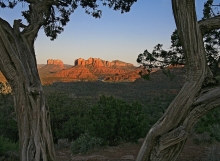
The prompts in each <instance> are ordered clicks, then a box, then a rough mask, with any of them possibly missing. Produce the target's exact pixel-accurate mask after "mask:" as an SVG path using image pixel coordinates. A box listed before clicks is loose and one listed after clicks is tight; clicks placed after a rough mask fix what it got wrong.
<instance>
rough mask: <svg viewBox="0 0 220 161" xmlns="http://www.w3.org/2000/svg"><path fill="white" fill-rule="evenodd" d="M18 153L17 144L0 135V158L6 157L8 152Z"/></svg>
mask: <svg viewBox="0 0 220 161" xmlns="http://www.w3.org/2000/svg"><path fill="white" fill-rule="evenodd" d="M12 151H18V144H17V143H13V142H12V141H10V140H9V139H8V138H4V137H3V136H2V135H0V156H5V157H8V154H9V152H12Z"/></svg>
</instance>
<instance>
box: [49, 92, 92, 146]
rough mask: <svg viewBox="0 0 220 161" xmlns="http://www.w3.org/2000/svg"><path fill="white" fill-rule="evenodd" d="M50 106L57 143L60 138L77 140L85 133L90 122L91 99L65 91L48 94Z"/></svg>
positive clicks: (54, 136) (54, 137)
mask: <svg viewBox="0 0 220 161" xmlns="http://www.w3.org/2000/svg"><path fill="white" fill-rule="evenodd" d="M47 104H48V106H49V107H50V116H51V127H52V132H53V139H54V141H55V143H57V142H58V140H59V139H68V140H70V141H71V140H75V139H77V138H78V137H79V136H80V135H81V134H83V133H85V130H86V129H87V126H89V123H88V121H87V119H88V117H87V113H88V106H89V100H86V99H79V98H77V99H76V98H71V97H70V96H68V95H66V94H63V93H49V94H47Z"/></svg>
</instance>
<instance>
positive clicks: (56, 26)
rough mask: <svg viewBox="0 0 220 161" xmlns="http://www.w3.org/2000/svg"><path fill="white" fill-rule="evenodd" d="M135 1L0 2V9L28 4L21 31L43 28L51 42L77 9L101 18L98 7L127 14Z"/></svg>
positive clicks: (7, 0)
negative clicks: (24, 23)
mask: <svg viewBox="0 0 220 161" xmlns="http://www.w3.org/2000/svg"><path fill="white" fill-rule="evenodd" d="M136 1H137V0H100V1H96V0H89V1H88V0H42V1H40V0H0V7H1V8H14V7H15V6H16V5H17V4H18V3H27V4H29V6H28V10H26V11H22V16H23V17H24V19H25V20H26V21H27V23H28V25H27V26H25V25H21V26H20V27H22V28H23V31H25V30H30V28H33V27H31V26H32V25H35V26H38V28H39V27H41V26H43V28H44V32H45V34H46V36H48V37H50V38H51V40H54V39H56V38H57V36H58V34H60V33H61V32H62V31H63V30H64V26H66V24H67V23H68V22H69V20H70V19H69V18H70V15H71V13H73V12H74V11H75V10H76V9H77V8H78V7H80V6H81V7H82V8H84V9H85V13H86V14H89V15H91V16H93V17H95V18H100V17H101V16H102V11H101V9H100V5H103V6H108V7H109V8H112V9H113V10H120V11H121V13H124V12H129V11H130V8H131V6H132V5H133V3H134V2H136Z"/></svg>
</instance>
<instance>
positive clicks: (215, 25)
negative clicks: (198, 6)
mask: <svg viewBox="0 0 220 161" xmlns="http://www.w3.org/2000/svg"><path fill="white" fill-rule="evenodd" d="M198 23H199V28H200V30H201V33H202V35H204V34H206V33H207V32H209V31H211V30H214V29H219V28H220V16H215V17H212V18H208V19H204V20H200V21H199V22H198Z"/></svg>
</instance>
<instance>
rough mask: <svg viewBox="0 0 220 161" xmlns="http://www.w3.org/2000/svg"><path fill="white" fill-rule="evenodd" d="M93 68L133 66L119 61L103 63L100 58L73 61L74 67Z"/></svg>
mask: <svg viewBox="0 0 220 161" xmlns="http://www.w3.org/2000/svg"><path fill="white" fill-rule="evenodd" d="M77 65H82V66H93V67H133V66H134V65H133V64H130V63H125V62H122V61H119V60H114V61H112V62H110V61H105V60H102V59H100V58H89V59H88V60H85V59H82V58H79V59H76V60H75V66H77Z"/></svg>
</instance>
